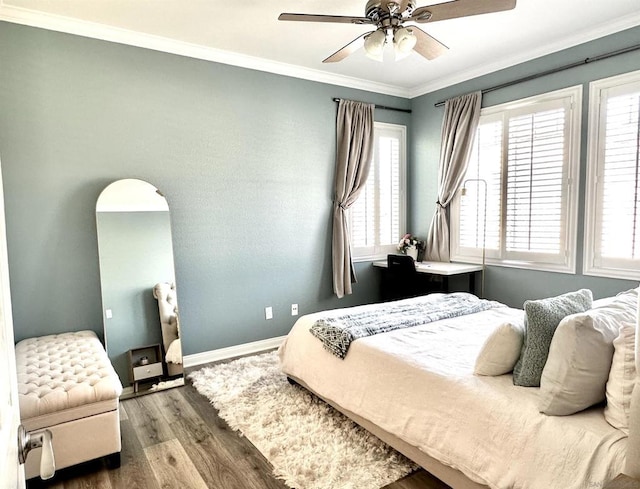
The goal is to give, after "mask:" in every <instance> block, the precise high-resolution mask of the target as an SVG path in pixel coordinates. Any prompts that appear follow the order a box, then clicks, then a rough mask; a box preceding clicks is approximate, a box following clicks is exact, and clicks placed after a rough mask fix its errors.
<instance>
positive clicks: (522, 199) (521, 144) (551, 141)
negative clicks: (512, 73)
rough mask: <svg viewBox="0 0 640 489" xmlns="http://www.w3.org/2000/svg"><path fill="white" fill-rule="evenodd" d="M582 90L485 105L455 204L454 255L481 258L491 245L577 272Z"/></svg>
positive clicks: (516, 260)
mask: <svg viewBox="0 0 640 489" xmlns="http://www.w3.org/2000/svg"><path fill="white" fill-rule="evenodd" d="M581 94H582V88H581V87H573V88H568V89H564V90H558V91H556V92H551V93H548V94H544V95H539V96H536V97H531V98H528V99H524V100H519V101H516V102H510V103H507V104H502V105H499V106H495V107H490V108H487V109H483V110H482V112H481V115H480V124H479V127H478V131H477V133H476V138H475V142H474V146H473V149H472V154H471V158H470V161H469V167H468V169H467V173H466V176H465V180H464V185H463V187H464V188H465V195H464V196H463V195H462V192H460V193H459V194H458V195H457V196H456V198H455V199H454V201H453V204H452V208H451V250H452V259H454V260H459V261H476V262H477V261H480V260H481V258H480V257H481V256H482V253H483V248H484V253H485V255H486V261H487V262H488V263H494V264H500V265H506V266H514V267H520V268H531V269H536V270H550V271H563V272H575V223H576V213H577V204H578V201H577V197H578V195H577V189H576V184H577V181H578V180H577V176H578V171H579V139H580V137H579V135H580V133H579V128H580V112H581V110H580V103H581V102H580V101H581ZM485 198H486V206H485ZM485 208H486V211H485Z"/></svg>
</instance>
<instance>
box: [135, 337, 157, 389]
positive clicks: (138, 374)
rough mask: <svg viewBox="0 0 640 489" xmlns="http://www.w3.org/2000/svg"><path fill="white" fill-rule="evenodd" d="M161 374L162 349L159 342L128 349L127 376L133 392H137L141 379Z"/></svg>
mask: <svg viewBox="0 0 640 489" xmlns="http://www.w3.org/2000/svg"><path fill="white" fill-rule="evenodd" d="M162 375H163V368H162V349H161V348H160V345H159V344H155V345H149V346H141V347H138V348H132V349H131V350H129V376H130V377H131V382H133V392H135V393H137V392H138V384H139V383H140V382H141V381H143V380H147V379H152V378H154V377H162Z"/></svg>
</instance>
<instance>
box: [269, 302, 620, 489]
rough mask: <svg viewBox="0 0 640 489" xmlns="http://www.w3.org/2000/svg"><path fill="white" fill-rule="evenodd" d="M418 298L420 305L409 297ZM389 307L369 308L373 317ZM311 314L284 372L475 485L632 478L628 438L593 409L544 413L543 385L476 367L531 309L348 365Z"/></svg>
mask: <svg viewBox="0 0 640 489" xmlns="http://www.w3.org/2000/svg"><path fill="white" fill-rule="evenodd" d="M408 300H409V301H410V300H412V299H408ZM377 307H384V305H382V304H375V305H368V306H360V307H358V308H352V309H351V310H360V309H363V308H369V309H371V310H373V311H375V309H376V308H377ZM341 313H344V309H343V310H335V311H326V312H322V313H317V314H311V315H307V316H303V317H301V318H300V319H299V320H298V321H297V322H296V324H295V325H294V327H293V329H292V331H291V332H290V334H289V335H288V337H287V338H286V340H285V341H284V343H283V344H282V346H281V347H280V358H281V361H282V369H283V371H284V372H285V373H287V374H289V375H292V376H294V377H296V378H298V379H300V380H302V381H304V382H305V383H306V384H307V385H308V386H309V387H310V388H311V389H313V390H314V391H316V392H317V393H318V394H320V395H322V396H323V397H325V398H327V399H329V400H331V401H333V402H335V403H337V404H338V405H340V406H341V407H343V408H345V409H348V410H350V411H352V412H354V413H356V414H358V415H360V416H362V417H364V418H366V419H367V420H369V421H371V422H373V423H374V424H376V425H378V426H380V427H381V428H383V429H384V430H386V431H388V432H390V433H392V434H394V435H396V436H398V437H399V438H401V439H403V440H404V441H406V442H408V443H410V444H412V445H414V446H416V447H418V448H419V449H421V450H422V451H424V452H425V453H427V454H428V455H430V456H432V457H434V458H436V459H438V460H439V461H441V462H442V463H444V464H446V465H449V466H451V467H454V468H456V469H458V470H460V471H462V472H463V473H464V474H465V475H466V476H467V477H468V478H469V479H471V480H473V481H475V482H478V483H481V484H486V485H488V486H490V487H492V488H501V489H504V488H527V489H534V488H535V489H537V488H539V489H550V488H562V489H572V488H575V489H584V487H603V486H604V484H605V483H606V482H607V481H609V480H611V479H613V478H615V477H616V476H617V475H618V474H619V473H621V472H622V469H623V466H624V454H625V450H626V437H625V435H624V434H623V433H622V432H620V431H619V430H616V429H615V428H613V427H611V426H610V425H609V424H608V423H607V422H606V421H605V419H604V416H603V409H602V408H601V407H599V408H592V409H589V410H587V411H584V412H582V413H578V414H575V415H572V416H566V417H550V416H546V415H544V414H541V413H539V412H538V409H537V396H538V388H527V387H516V386H514V385H513V383H512V378H511V375H503V376H499V377H479V376H474V375H473V373H472V372H473V366H474V363H475V359H476V357H477V355H478V352H479V350H480V347H481V346H482V343H483V342H484V340H485V338H486V337H487V336H488V335H489V334H490V332H491V331H492V330H493V328H495V327H496V326H497V325H499V324H500V323H501V322H504V321H506V320H508V319H509V318H516V319H517V320H521V319H522V314H523V312H522V310H518V309H511V308H499V309H491V310H488V311H484V312H480V313H476V314H473V315H469V316H463V317H458V318H452V319H445V320H443V321H438V322H435V323H430V324H426V325H422V326H416V327H413V328H407V329H402V330H397V331H392V332H388V333H383V334H379V335H375V336H371V337H367V338H362V339H359V340H356V341H354V342H353V343H352V344H351V347H350V349H349V352H348V354H347V356H346V358H345V359H344V360H341V359H339V358H337V357H335V356H333V355H332V354H331V353H329V352H328V351H326V350H325V349H324V348H323V346H322V343H321V342H320V340H318V339H317V338H315V337H314V336H313V335H311V333H310V332H309V331H308V330H309V328H310V327H311V326H312V325H313V323H314V321H315V319H316V318H318V317H320V316H325V315H327V314H336V315H339V314H341Z"/></svg>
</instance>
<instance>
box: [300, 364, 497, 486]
mask: <svg viewBox="0 0 640 489" xmlns="http://www.w3.org/2000/svg"><path fill="white" fill-rule="evenodd" d="M288 378H289V381H291V382H294V383H296V384H298V385H300V386H302V387H304V388H305V389H307V390H308V391H309V392H313V394H314V395H316V396H317V397H319V398H320V399H322V400H323V401H325V402H326V403H327V404H330V405H331V406H333V407H334V408H335V409H337V410H338V411H340V412H341V413H342V414H344V415H345V416H347V417H348V418H349V419H351V420H352V421H354V422H356V423H357V424H359V425H360V426H362V427H363V428H364V429H366V430H367V431H369V432H370V433H373V434H374V435H375V436H377V437H378V438H380V439H381V440H382V441H383V442H385V443H386V444H387V445H389V446H391V447H393V448H395V449H396V450H397V451H398V452H400V453H402V454H403V455H404V456H405V457H407V458H409V459H411V460H413V461H414V462H415V463H417V464H418V465H420V466H421V467H423V468H424V469H425V470H426V471H427V472H429V473H430V474H432V475H434V476H436V477H437V478H438V479H440V480H441V481H443V482H444V483H446V484H448V485H449V486H451V487H455V488H456V489H488V487H487V486H485V485H481V484H478V483H477V482H474V481H472V480H470V479H469V478H468V477H467V476H465V475H464V474H463V473H462V472H460V471H459V470H456V469H453V468H451V467H449V466H447V465H444V464H442V463H440V462H438V461H437V460H436V459H435V458H433V457H430V456H429V455H427V454H426V453H424V452H423V451H422V450H420V449H418V448H416V447H414V446H413V445H410V444H409V443H407V442H406V441H404V440H401V439H400V438H398V437H397V436H394V435H392V434H391V433H389V432H388V431H385V430H383V429H382V428H380V427H379V426H376V425H375V424H373V423H371V422H370V421H367V420H366V419H364V418H363V417H361V416H358V415H357V414H355V413H352V412H351V411H349V410H348V409H343V408H342V407H341V406H339V405H338V404H336V403H335V402H333V401H331V400H330V399H327V398H325V397H323V396H321V395H319V394H317V393H316V392H314V391H313V389H310V388H309V386H307V384H305V383H304V382H303V381H302V380H300V379H297V378H295V377H293V376H291V375H289V376H288Z"/></svg>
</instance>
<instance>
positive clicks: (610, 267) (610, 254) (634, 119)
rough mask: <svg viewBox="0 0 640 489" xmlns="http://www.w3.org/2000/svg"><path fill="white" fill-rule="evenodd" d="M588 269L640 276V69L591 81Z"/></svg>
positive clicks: (617, 275)
mask: <svg viewBox="0 0 640 489" xmlns="http://www.w3.org/2000/svg"><path fill="white" fill-rule="evenodd" d="M589 97H590V98H589V104H590V107H589V110H590V112H589V156H588V161H587V167H588V175H587V192H586V212H585V251H584V274H585V275H597V276H604V277H615V278H626V279H639V278H640V183H639V181H640V178H639V177H640V175H639V173H640V163H639V158H640V71H636V72H633V73H628V74H626V75H620V76H615V77H612V78H606V79H604V80H598V81H595V82H592V83H591V84H590V86H589Z"/></svg>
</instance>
